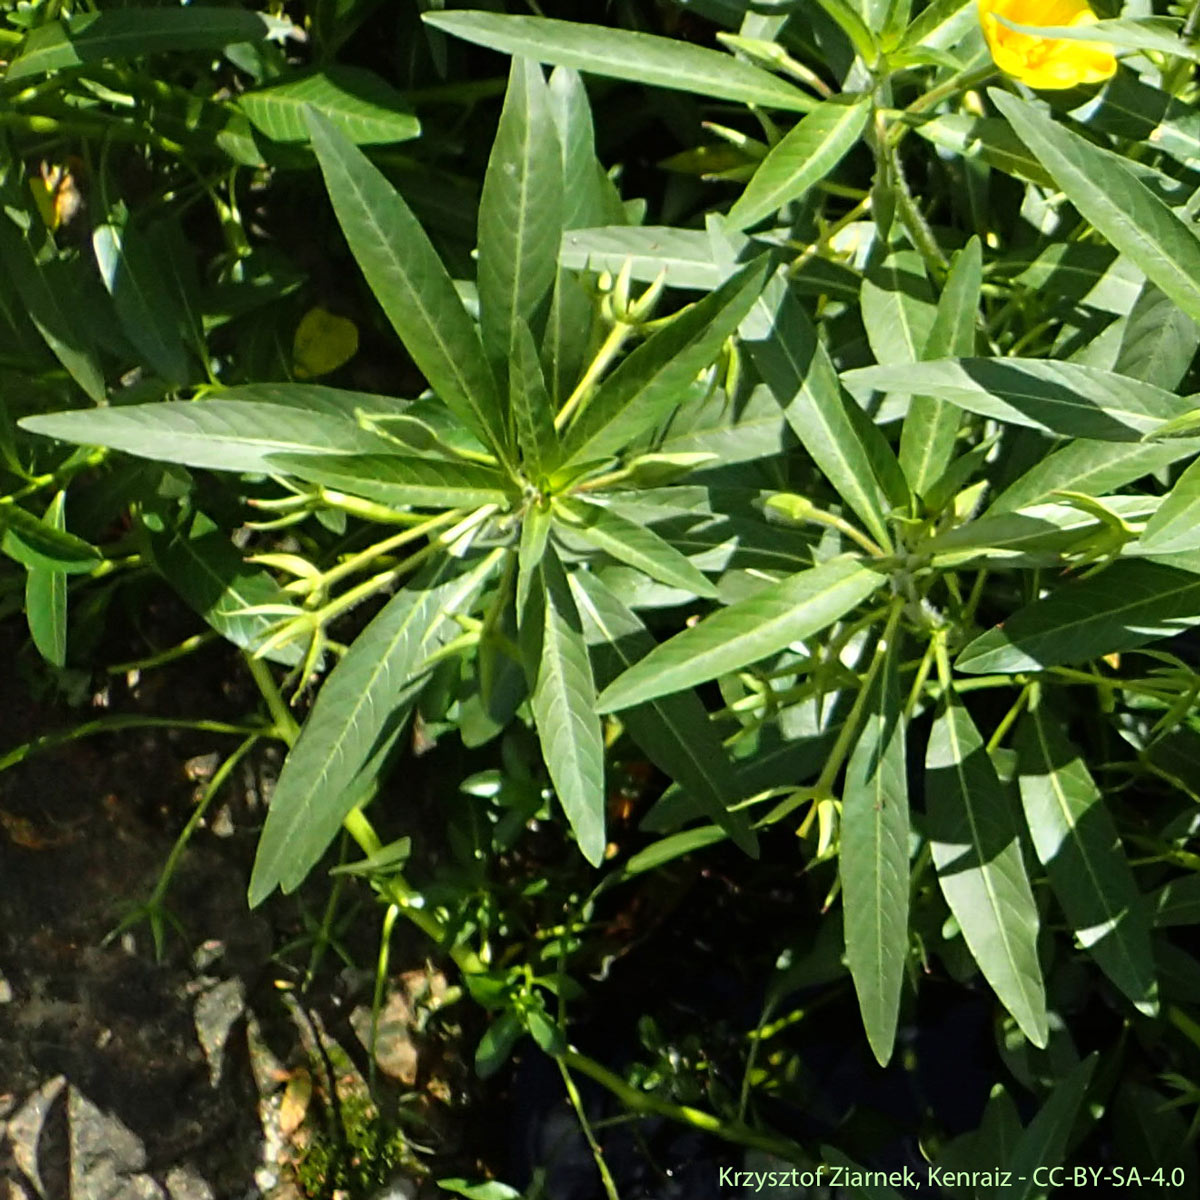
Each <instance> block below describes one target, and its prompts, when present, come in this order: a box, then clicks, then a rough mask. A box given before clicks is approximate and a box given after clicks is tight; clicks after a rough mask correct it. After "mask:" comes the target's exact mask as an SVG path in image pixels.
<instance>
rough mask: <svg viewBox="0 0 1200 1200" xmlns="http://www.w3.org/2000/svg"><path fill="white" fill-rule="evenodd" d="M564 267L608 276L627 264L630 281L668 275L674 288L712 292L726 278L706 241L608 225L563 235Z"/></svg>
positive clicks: (675, 232)
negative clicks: (607, 272) (608, 273)
mask: <svg viewBox="0 0 1200 1200" xmlns="http://www.w3.org/2000/svg"><path fill="white" fill-rule="evenodd" d="M560 253H561V257H562V261H563V263H564V264H565V265H566V266H568V267H574V268H575V269H576V270H580V271H595V272H597V273H598V272H600V271H610V272H611V273H612V274H613V275H616V274H617V273H618V272H619V271H621V270H622V269H623V268H624V266H625V264H626V263H628V264H629V272H630V278H632V279H636V280H639V281H640V282H642V283H651V282H653V281H654V280H655V279H657V278H658V276H659V275H660V274H663V273H664V272H665V273H666V283H667V284H668V285H669V286H670V287H679V288H693V289H695V290H697V291H704V292H708V291H711V290H712V289H713V288H716V287H720V285H721V283H722V281H723V280H724V278H725V276H724V274H723V272H722V271H721V269H720V267H718V266H717V264H716V263H714V262H713V259H712V251H711V249H710V247H709V243H708V237H707V235H706V234H705V233H704V232H703V231H702V230H699V229H675V228H673V227H671V226H666V225H608V226H603V227H601V228H596V229H572V230H569V231H568V232H566V233H564V234H563V240H562V249H561V251H560Z"/></svg>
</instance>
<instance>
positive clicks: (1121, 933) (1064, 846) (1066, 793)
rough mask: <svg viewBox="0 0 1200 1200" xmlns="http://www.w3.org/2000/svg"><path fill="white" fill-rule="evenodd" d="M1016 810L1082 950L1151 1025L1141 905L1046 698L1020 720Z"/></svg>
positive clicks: (1110, 828)
mask: <svg viewBox="0 0 1200 1200" xmlns="http://www.w3.org/2000/svg"><path fill="white" fill-rule="evenodd" d="M1016 749H1017V753H1018V756H1019V761H1020V786H1021V803H1022V804H1023V805H1024V808H1025V823H1026V824H1027V825H1028V826H1029V833H1030V835H1031V837H1032V838H1033V848H1034V850H1036V851H1037V856H1038V861H1039V862H1040V863H1041V864H1042V866H1043V867H1045V868H1046V871H1047V873H1048V874H1049V876H1050V886H1051V887H1052V888H1053V889H1054V894H1055V896H1057V897H1058V902H1059V904H1061V905H1062V908H1063V911H1064V912H1065V913H1066V914H1067V920H1069V921H1070V922H1071V928H1072V929H1073V930H1074V932H1075V936H1076V937H1077V938H1078V939H1079V944H1080V945H1081V946H1082V947H1083V948H1084V949H1085V950H1086V951H1087V952H1088V953H1089V954H1090V955H1091V956H1092V958H1094V959H1095V960H1096V962H1097V964H1098V965H1099V967H1100V969H1101V970H1102V971H1103V972H1104V973H1105V974H1106V975H1107V976H1108V977H1109V979H1111V980H1112V981H1113V983H1115V984H1116V985H1117V987H1119V988H1120V989H1121V991H1123V992H1124V993H1125V995H1126V996H1128V997H1129V999H1130V1000H1132V1001H1133V1003H1134V1004H1135V1005H1136V1006H1137V1008H1138V1009H1139V1010H1140V1011H1141V1012H1143V1013H1145V1014H1146V1016H1148V1017H1153V1016H1155V1015H1157V1013H1158V985H1157V981H1156V979H1155V975H1154V955H1153V951H1152V949H1151V946H1150V921H1149V918H1148V916H1147V912H1146V906H1145V902H1144V901H1143V899H1142V896H1141V894H1140V893H1139V892H1138V889H1137V885H1136V884H1135V883H1134V879H1133V872H1132V871H1131V870H1130V869H1129V864H1128V862H1126V860H1125V852H1124V850H1123V849H1122V847H1121V839H1120V838H1119V837H1118V836H1117V829H1116V826H1115V825H1114V824H1113V820H1112V817H1111V816H1109V813H1108V809H1107V808H1106V807H1105V805H1104V799H1103V797H1102V796H1101V795H1100V789H1099V788H1098V787H1096V784H1095V783H1094V782H1093V780H1092V777H1091V775H1090V774H1089V772H1088V769H1087V767H1086V765H1085V764H1084V761H1083V758H1082V757H1081V756H1080V754H1079V751H1078V750H1077V749H1076V748H1075V747H1074V746H1072V745H1071V743H1070V742H1069V741H1067V739H1066V738H1065V737H1064V736H1063V734H1062V731H1061V722H1056V721H1055V719H1054V716H1053V714H1051V713H1049V712H1047V709H1046V703H1045V700H1044V698H1042V699H1039V702H1038V703H1037V705H1036V706H1035V707H1033V708H1032V709H1031V710H1030V711H1029V712H1028V713H1026V715H1025V716H1024V717H1023V718H1022V720H1021V724H1020V725H1019V727H1018V729H1017V737H1016Z"/></svg>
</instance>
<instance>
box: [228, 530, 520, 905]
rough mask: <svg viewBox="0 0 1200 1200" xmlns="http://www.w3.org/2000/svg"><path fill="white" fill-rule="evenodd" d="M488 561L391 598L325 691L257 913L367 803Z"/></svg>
mask: <svg viewBox="0 0 1200 1200" xmlns="http://www.w3.org/2000/svg"><path fill="white" fill-rule="evenodd" d="M501 554H502V551H496V552H494V553H492V554H489V555H488V556H487V557H486V558H485V559H484V560H483V561H482V562H480V563H479V564H478V565H477V566H475V567H474V568H473V569H472V570H470V571H467V572H466V573H464V574H462V575H458V576H454V575H452V574H451V572H453V571H454V570H455V569H456V568H457V567H458V565H459V564H458V563H457V561H455V560H453V559H448V558H447V559H443V560H442V561H441V562H439V563H437V564H436V565H435V566H434V567H432V568H431V569H429V570H427V571H425V572H423V573H422V575H421V576H420V577H419V578H417V579H415V580H414V581H413V582H412V583H411V584H409V585H408V586H406V587H405V588H404V589H403V591H401V592H399V593H398V594H397V595H395V596H393V597H392V599H391V600H389V601H388V603H387V604H386V605H384V607H383V608H382V609H381V610H380V611H379V613H378V614H377V615H376V616H375V617H374V618H373V619H372V621H371V623H370V624H369V625H368V626H367V627H366V629H364V630H363V631H362V633H360V634H359V635H358V637H357V638H355V640H354V642H353V643H352V644H351V646H350V649H349V650H348V651H347V652H346V654H345V655H344V656H343V658H342V659H341V660H340V661H339V662H338V664H337V666H336V667H334V669H333V671H332V672H331V673H330V675H329V678H328V679H326V680H325V682H324V684H323V685H322V686H321V690H320V692H319V693H318V694H317V701H316V703H315V704H314V705H313V710H312V712H311V714H310V715H309V717H308V719H307V720H306V721H305V722H304V727H303V729H302V730H301V733H300V737H299V738H298V739H297V741H296V744H295V746H293V747H292V750H291V753H289V754H288V756H287V759H286V761H285V762H284V764H283V770H282V771H281V772H280V775H279V782H278V784H277V785H276V787H275V793H274V795H273V796H272V799H271V808H270V811H269V812H268V813H267V822H266V825H265V826H264V827H263V832H262V837H261V839H260V840H259V844H258V853H257V855H256V857H255V860H254V872H253V875H252V876H251V879H250V892H249V900H250V905H251V907H254V906H256V905H258V904H260V903H262V901H263V900H265V899H266V898H267V896H269V895H270V894H271V892H272V891H274V889H275V888H276V887H281V888H282V889H283V890H284V891H285V892H291V891H294V890H295V889H296V888H297V887H298V886H299V885H300V884H301V882H303V880H304V877H305V876H306V875H307V874H308V872H309V871H310V870H312V868H313V867H314V866H315V865H316V864H317V862H318V861H319V860H320V858H321V855H322V854H324V853H325V849H326V847H327V846H328V845H329V843H330V842H331V841H332V840H333V838H334V837H335V836H336V835H337V831H338V829H339V828H340V827H341V824H342V821H343V820H344V819H345V818H346V816H347V814H348V813H349V812H350V811H351V809H352V808H354V806H355V805H356V804H357V803H358V801H359V800H360V799H361V798H362V790H363V789H362V786H361V783H362V776H363V773H364V771H365V770H366V769H367V768H368V766H369V765H371V766H375V765H378V759H379V758H380V757H381V755H380V753H379V751H380V749H381V747H385V746H387V745H388V744H389V743H390V740H391V738H392V737H393V735H394V734H396V733H397V732H398V731H399V730H400V729H401V728H402V727H403V726H404V724H405V722H406V721H407V720H408V716H409V713H410V712H411V710H412V706H413V704H414V702H415V701H416V698H417V696H418V695H419V694H420V691H421V689H422V687H424V685H425V682H426V680H427V679H428V675H429V665H428V664H429V659H430V657H431V656H432V655H433V654H435V653H436V651H437V650H439V649H440V648H441V647H442V646H443V645H445V643H446V642H448V641H449V640H450V639H451V638H453V637H454V636H456V635H457V634H458V632H459V626H458V624H457V623H456V622H455V621H454V619H453V615H454V614H455V613H459V612H465V611H466V610H467V609H468V608H469V607H470V605H471V603H472V601H473V600H474V598H475V596H476V594H477V593H478V591H479V589H480V588H481V587H482V586H483V585H484V583H485V581H486V580H487V578H488V576H489V575H490V574H491V573H492V571H493V570H494V569H495V567H496V565H497V563H498V562H499V561H500V556H501Z"/></svg>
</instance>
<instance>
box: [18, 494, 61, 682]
mask: <svg viewBox="0 0 1200 1200" xmlns="http://www.w3.org/2000/svg"><path fill="white" fill-rule="evenodd" d="M66 499H67V494H66V492H62V491H60V492H58V493H56V494H55V497H54V499H53V500H51V501H50V506H49V508H47V509H46V514H45V516H44V517H43V521H44V522H45V523H46V525H48V526H49V527H50V528H51V529H55V530H57V531H58V532H60V533H64V532H66V528H67V525H66ZM25 619H26V621H28V623H29V635H30V637H31V638H32V639H33V644H34V646H35V647H36V648H37V652H38V653H39V654H40V655H41V656H42V657H43V658H44V659H45V660H46V661H47V662H48V663H52V664H53V665H54V666H56V667H63V666H66V663H67V576H66V573H65V572H64V571H62V570H55V569H54V568H53V567H30V568H29V569H28V574H27V576H26V579H25Z"/></svg>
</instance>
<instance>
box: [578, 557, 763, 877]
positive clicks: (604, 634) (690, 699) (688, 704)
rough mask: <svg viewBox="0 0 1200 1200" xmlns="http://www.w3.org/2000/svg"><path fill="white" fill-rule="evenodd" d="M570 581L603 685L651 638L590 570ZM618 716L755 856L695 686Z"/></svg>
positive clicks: (738, 795) (695, 804) (730, 771)
mask: <svg viewBox="0 0 1200 1200" xmlns="http://www.w3.org/2000/svg"><path fill="white" fill-rule="evenodd" d="M570 583H571V591H572V593H573V594H574V596H575V603H576V605H577V606H578V609H579V614H580V616H581V618H582V620H583V631H584V637H585V638H586V640H587V643H588V646H589V647H590V649H591V652H592V662H593V664H594V669H595V672H596V679H597V681H598V682H599V683H601V684H602V685H603V684H606V683H609V682H610V681H611V680H613V679H615V678H616V676H617V675H619V674H620V673H621V672H622V671H624V670H628V668H629V667H631V666H633V664H634V663H636V662H637V661H638V660H639V659H640V658H642V657H644V656H645V655H646V654H647V653H648V652H649V651H650V650H652V649H653V648H654V638H653V637H652V636H651V635H650V631H649V630H648V629H647V628H646V627H645V625H643V624H642V622H641V621H640V620H639V619H638V617H637V615H636V614H635V613H634V612H632V611H631V610H630V609H628V608H626V606H625V605H624V604H623V603H622V602H621V600H620V599H619V598H618V597H617V596H616V595H614V593H613V592H612V591H610V590H609V588H607V587H606V586H605V585H604V584H603V583H602V582H601V581H600V580H599V579H597V578H596V576H595V575H592V574H591V573H589V572H587V571H577V572H575V573H574V574H573V575H572V576H571V577H570ZM624 722H625V728H626V729H627V730H628V732H629V736H630V737H631V738H633V740H634V741H635V742H636V743H637V744H638V745H639V746H640V747H641V748H642V750H643V751H645V753H646V755H647V756H648V757H649V759H650V761H651V762H653V763H654V765H655V766H657V767H658V768H659V770H661V771H663V772H664V773H665V774H667V775H669V776H670V777H671V778H672V779H673V780H675V782H676V783H677V784H679V786H680V787H681V788H682V789H683V791H684V792H685V793H686V796H687V800H688V802H689V805H690V807H691V808H692V810H693V811H694V812H696V813H698V814H703V815H704V816H706V817H708V818H709V819H710V820H712V821H715V822H716V824H717V825H719V826H720V827H721V828H722V829H723V830H725V832H726V833H727V834H729V836H730V837H732V838H733V840H734V841H735V842H736V843H737V844H738V845H739V846H740V847H741V848H742V849H743V850H745V851H746V852H747V853H748V854H753V855H757V854H758V839H757V838H756V837H755V836H754V832H753V830H751V828H750V826H749V823H748V822H747V821H746V818H745V817H744V816H742V814H740V813H737V812H732V811H730V809H731V806H732V805H733V804H735V803H736V802H737V801H738V800H740V799H742V797H743V795H744V793H743V791H742V789H741V787H740V786H739V782H738V779H737V775H736V773H735V772H734V768H733V764H732V763H731V762H730V760H729V755H728V754H727V753H726V752H725V747H724V746H723V745H722V744H721V739H720V738H719V737H718V736H717V733H716V730H715V729H714V728H713V724H712V721H711V720H709V716H708V713H707V712H706V711H705V709H704V705H702V704H701V703H700V700H699V698H698V697H697V696H696V693H695V692H692V691H683V692H680V693H678V694H677V695H674V696H664V697H663V698H661V699H659V700H652V701H650V702H649V703H647V704H641V705H638V707H637V708H635V709H632V710H631V711H630V712H627V713H626V714H625V717H624Z"/></svg>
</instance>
